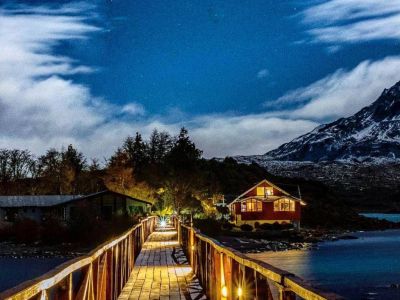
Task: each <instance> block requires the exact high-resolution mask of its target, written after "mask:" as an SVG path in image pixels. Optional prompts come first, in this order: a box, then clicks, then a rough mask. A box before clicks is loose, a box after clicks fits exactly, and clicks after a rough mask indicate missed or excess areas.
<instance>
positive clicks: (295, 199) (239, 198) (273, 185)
mask: <svg viewBox="0 0 400 300" xmlns="http://www.w3.org/2000/svg"><path fill="white" fill-rule="evenodd" d="M262 183H267V184H268V185H269V186H271V187H273V188H275V189H277V190H278V191H280V192H281V193H282V194H284V195H285V196H286V197H287V198H290V199H292V200H294V201H299V202H300V203H301V204H302V205H306V203H305V202H304V201H303V200H302V199H299V198H297V197H294V196H292V195H290V194H289V193H288V192H286V191H285V190H283V189H281V188H280V187H278V186H277V185H275V184H273V183H272V182H270V181H268V180H267V179H263V180H261V181H260V182H259V183H257V184H255V185H254V186H252V187H251V188H249V189H248V190H247V191H245V192H244V193H242V194H241V195H239V196H238V197H236V199H235V200H233V201H232V202H231V203H230V205H231V204H233V203H236V202H239V201H242V200H244V199H247V198H248V197H246V198H243V196H245V195H246V194H247V193H249V192H251V191H252V190H253V189H255V188H257V187H258V186H259V185H260V184H262ZM256 197H257V196H252V197H251V198H256ZM270 197H271V196H268V198H270ZM283 197H284V196H280V197H279V198H283ZM261 198H262V199H266V198H265V197H261ZM261 198H260V199H261ZM277 199H278V198H277ZM277 199H274V200H277ZM271 200H272V198H271Z"/></svg>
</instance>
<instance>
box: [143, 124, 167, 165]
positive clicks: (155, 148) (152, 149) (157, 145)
mask: <svg viewBox="0 0 400 300" xmlns="http://www.w3.org/2000/svg"><path fill="white" fill-rule="evenodd" d="M171 147H172V140H171V136H170V135H169V134H168V133H167V132H158V130H157V129H154V130H153V132H152V133H151V135H150V139H149V142H148V158H149V162H150V163H152V164H159V163H162V162H163V160H164V158H165V157H166V155H167V154H168V152H169V151H170V150H171Z"/></svg>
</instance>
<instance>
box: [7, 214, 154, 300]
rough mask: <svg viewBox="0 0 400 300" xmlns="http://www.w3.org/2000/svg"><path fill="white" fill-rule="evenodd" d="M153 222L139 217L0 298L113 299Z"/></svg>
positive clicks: (120, 288)
mask: <svg viewBox="0 0 400 300" xmlns="http://www.w3.org/2000/svg"><path fill="white" fill-rule="evenodd" d="M155 221H156V217H149V218H146V219H144V220H142V221H141V222H140V223H139V224H137V225H135V226H134V227H132V228H131V229H129V230H128V231H126V232H125V233H123V234H122V235H120V236H119V237H117V238H115V239H113V240H111V241H108V242H105V243H103V244H102V245H100V246H98V247H97V248H96V249H94V250H92V251H90V252H89V253H88V254H86V255H83V256H80V257H77V258H75V259H72V260H69V261H67V262H65V263H64V264H62V265H60V266H58V267H56V268H54V269H53V270H51V271H49V272H47V273H46V274H44V275H42V276H40V277H38V278H36V279H33V280H29V281H26V282H24V283H21V284H20V285H18V286H16V287H14V288H11V289H8V290H6V291H4V292H2V293H0V300H29V299H40V300H45V299H66V300H72V299H93V300H95V299H112V300H115V299H117V297H118V296H119V293H120V291H121V290H122V287H123V286H124V284H125V283H126V281H127V280H128V278H129V275H130V273H131V271H132V269H133V266H134V261H135V259H136V257H137V255H138V254H139V252H140V249H141V248H142V245H143V243H144V241H145V240H146V239H147V237H148V236H149V235H150V234H151V233H152V232H153V230H154V226H155ZM38 297H39V298H38Z"/></svg>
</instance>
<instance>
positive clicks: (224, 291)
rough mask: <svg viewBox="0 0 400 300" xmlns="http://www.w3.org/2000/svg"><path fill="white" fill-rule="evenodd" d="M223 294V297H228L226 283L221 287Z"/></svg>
mask: <svg viewBox="0 0 400 300" xmlns="http://www.w3.org/2000/svg"><path fill="white" fill-rule="evenodd" d="M221 295H222V297H224V298H226V297H228V288H227V287H226V285H224V286H223V287H222V289H221Z"/></svg>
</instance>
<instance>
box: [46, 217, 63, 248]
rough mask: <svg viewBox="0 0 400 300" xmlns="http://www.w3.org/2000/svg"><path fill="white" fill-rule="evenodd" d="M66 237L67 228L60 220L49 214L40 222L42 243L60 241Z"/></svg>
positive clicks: (52, 243) (50, 243)
mask: <svg viewBox="0 0 400 300" xmlns="http://www.w3.org/2000/svg"><path fill="white" fill-rule="evenodd" d="M66 238H67V229H66V227H65V226H64V225H63V224H62V223H61V222H60V220H58V219H56V218H54V217H52V216H49V217H48V218H46V220H44V221H43V223H42V231H41V240H42V242H43V243H44V244H49V245H54V244H58V243H62V242H64V241H65V240H66Z"/></svg>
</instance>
